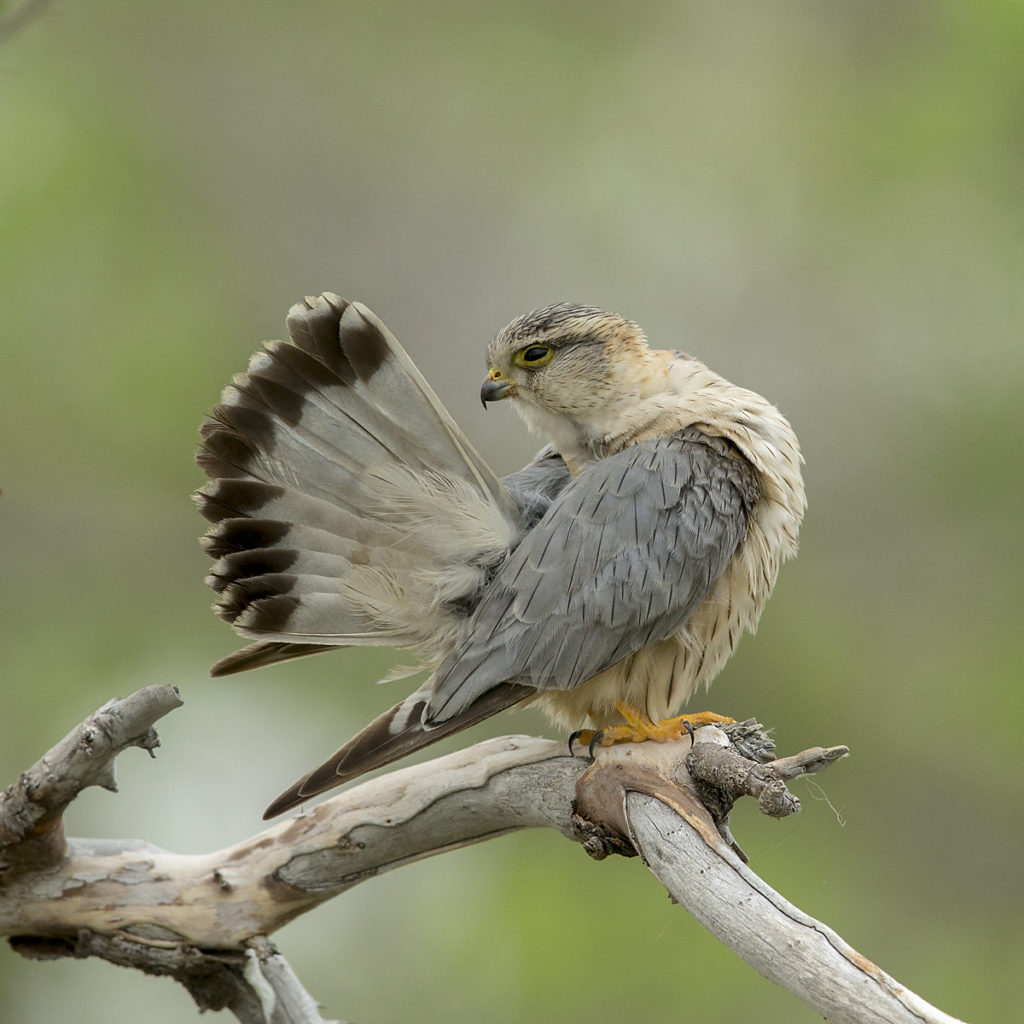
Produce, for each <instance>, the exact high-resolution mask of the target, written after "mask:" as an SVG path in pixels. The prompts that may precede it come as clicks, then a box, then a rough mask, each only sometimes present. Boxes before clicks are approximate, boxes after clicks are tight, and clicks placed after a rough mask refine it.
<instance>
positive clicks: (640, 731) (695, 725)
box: [569, 704, 735, 754]
mask: <svg viewBox="0 0 1024 1024" xmlns="http://www.w3.org/2000/svg"><path fill="white" fill-rule="evenodd" d="M616 709H617V710H618V712H619V714H620V715H622V717H623V718H624V719H625V720H626V724H625V725H609V726H607V727H606V728H604V729H598V730H596V731H595V730H594V729H581V730H579V731H578V732H574V733H573V734H572V735H571V736H570V737H569V753H570V754H571V753H572V752H573V744H574V743H579V744H581V745H582V746H585V747H589V748H590V750H591V753H593V748H594V747H595V746H597V745H600V746H602V747H610V746H612V744H614V743H643V742H644V741H645V740H654V741H655V742H657V743H667V742H668V741H669V740H678V739H680V738H681V737H682V735H683V733H688V732H690V730H691V729H699V728H700V727H701V726H702V725H729V724H731V723H732V722H734V721H735V719H734V718H729V717H728V716H727V715H716V714H715V713H714V711H694V712H693V713H692V714H689V715H677V716H676V717H675V718H665V719H662V721H660V722H652V721H651V720H650V719H649V718H648V717H647V716H646V715H644V714H641V713H640V712H639V711H635V710H634V709H633V708H631V707H630V706H629V705H628V704H617V705H616Z"/></svg>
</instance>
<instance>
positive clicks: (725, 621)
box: [195, 293, 806, 818]
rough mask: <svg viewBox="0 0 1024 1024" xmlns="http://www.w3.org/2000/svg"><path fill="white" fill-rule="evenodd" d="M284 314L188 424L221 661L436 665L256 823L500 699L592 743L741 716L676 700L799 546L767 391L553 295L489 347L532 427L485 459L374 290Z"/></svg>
mask: <svg viewBox="0 0 1024 1024" xmlns="http://www.w3.org/2000/svg"><path fill="white" fill-rule="evenodd" d="M286 323H287V330H288V339H287V340H284V341H268V342H266V343H265V344H264V345H263V347H262V349H261V350H259V351H258V352H257V353H256V354H255V355H254V356H253V357H252V359H251V360H250V362H249V366H248V369H247V371H246V372H245V373H241V374H238V375H236V376H235V377H234V378H233V380H232V382H231V383H230V384H229V385H228V386H227V388H226V389H225V390H224V392H223V395H222V398H221V401H220V404H219V405H217V406H216V407H215V408H214V409H213V411H212V412H211V413H210V414H209V416H208V418H207V419H206V420H205V422H204V423H203V424H202V426H201V428H200V436H201V443H200V447H199V450H198V452H197V455H196V459H197V462H198V464H199V466H200V467H201V468H202V469H203V470H204V471H205V473H206V475H207V477H208V480H207V482H206V483H205V484H204V485H203V486H202V487H201V488H200V489H199V490H198V491H197V492H196V494H195V500H196V502H197V504H198V507H199V510H200V512H201V513H202V515H203V516H204V517H205V518H206V519H207V520H208V522H209V523H210V524H211V525H210V526H209V528H208V530H207V532H206V534H205V536H204V537H203V538H202V541H201V543H202V545H203V547H204V549H205V550H206V552H207V553H208V554H209V556H210V557H211V558H212V559H214V564H213V566H212V568H211V570H210V572H209V575H208V577H207V583H208V584H209V585H210V587H212V588H213V590H214V592H215V594H216V601H215V604H214V610H215V611H216V613H217V614H218V615H219V616H220V617H221V618H223V619H225V620H226V621H227V622H229V623H230V624H231V625H232V626H233V628H234V629H235V631H236V632H237V633H238V634H240V635H241V636H242V637H244V638H246V639H248V640H250V641H252V642H251V643H250V644H249V645H248V646H246V647H244V648H243V649H242V650H239V651H237V652H235V653H233V654H231V655H228V656H227V657H225V658H223V659H222V660H221V661H219V662H218V663H217V664H216V665H215V666H214V667H213V669H212V670H211V672H212V674H213V675H215V676H220V675H228V674H231V673H234V672H238V671H242V670H245V669H250V668H257V667H260V666H266V665H272V664H274V663H278V662H282V661H286V660H289V659H292V658H296V657H300V656H304V655H308V654H314V653H319V652H324V651H329V650H332V649H335V648H339V647H340V648H344V647H358V646H364V645H370V646H387V647H393V648H398V649H403V650H409V651H411V652H413V653H414V655H415V656H416V658H417V659H418V666H419V667H420V668H422V669H423V670H424V671H425V672H426V678H425V681H424V682H423V683H422V684H421V685H419V686H418V687H417V688H416V689H415V690H414V692H413V693H412V694H410V695H409V696H408V697H406V698H404V699H403V700H401V701H399V702H398V703H397V704H395V705H394V706H393V707H391V708H390V709H388V710H387V711H385V712H384V713H382V714H380V715H379V716H378V717H376V718H375V719H374V720H373V721H371V722H370V723H369V724H368V725H367V726H366V727H365V728H364V729H362V730H361V731H360V732H359V733H358V734H357V735H356V736H354V737H353V738H352V739H350V740H349V741H348V742H346V743H345V744H344V745H343V746H342V747H341V748H340V749H339V750H338V751H337V752H336V753H334V754H333V755H332V756H331V757H329V758H327V759H326V760H325V761H324V762H323V763H322V764H321V765H320V766H319V767H317V768H315V769H314V770H313V771H311V772H309V773H308V774H307V775H306V776H304V777H303V778H302V779H300V780H299V781H298V782H296V783H295V784H294V785H292V786H290V787H289V788H288V789H287V790H286V791H285V792H283V793H282V794H281V795H280V796H279V797H278V798H277V799H276V800H274V801H273V802H272V803H271V804H270V806H269V807H268V808H267V810H266V812H265V814H264V818H271V817H274V816H276V815H278V814H281V813H284V812H285V811H288V810H291V809H293V808H295V807H297V806H299V805H300V804H301V803H303V802H304V801H305V800H307V799H308V798H310V797H312V796H315V795H318V794H320V793H323V792H325V791H327V790H329V789H331V788H333V787H335V786H339V785H341V784H343V783H346V782H348V781H349V780H351V779H354V778H357V777H359V776H360V775H362V774H364V773H366V772H368V771H371V770H373V769H375V768H379V767H381V766H383V765H386V764H389V763H392V762H394V761H396V760H398V759H400V758H402V757H405V756H406V755H408V754H410V753H412V752H413V751H416V750H418V749H420V748H422V747H424V746H426V745H428V744H430V743H433V742H435V741H437V740H439V739H441V738H442V737H445V736H449V735H452V734H454V733H457V732H459V731H460V730H463V729H466V728H468V727H469V726H471V725H474V724H476V723H478V722H481V721H483V720H484V719H487V718H489V717H491V716H492V715H495V714H497V713H498V712H501V711H504V710H505V709H508V708H512V707H515V706H523V705H527V704H534V705H537V706H539V707H540V708H541V709H542V710H543V711H544V712H546V713H547V714H548V716H549V717H550V718H551V719H552V720H553V721H554V722H555V723H556V724H557V725H558V726H559V727H561V728H564V729H567V730H568V729H571V730H573V735H574V736H579V735H581V730H582V741H583V742H587V741H589V743H590V744H591V745H593V744H594V743H597V744H598V745H605V744H610V743H616V742H638V741H644V740H654V741H667V740H672V739H676V738H679V737H680V736H681V735H682V734H683V732H684V731H690V730H691V729H692V727H693V725H695V724H699V723H704V722H715V721H731V719H728V718H726V717H725V716H720V715H715V714H714V713H711V712H700V713H695V714H687V715H679V714H676V713H677V712H678V711H679V709H680V708H681V707H682V706H683V705H684V704H685V703H686V701H687V700H688V699H689V698H690V697H691V696H692V695H693V694H694V693H696V692H697V691H698V690H699V689H700V688H701V687H706V686H707V685H709V684H710V682H711V681H712V679H713V678H714V677H715V676H716V675H717V674H718V673H719V671H720V670H721V669H722V667H723V665H724V664H725V662H726V660H727V659H728V658H729V656H730V655H731V654H732V652H733V650H734V649H735V647H736V645H737V643H738V641H739V639H740V636H741V635H742V634H743V633H744V632H745V631H750V632H753V631H755V629H756V627H757V624H758V620H759V618H760V616H761V612H762V610H763V609H764V606H765V602H766V601H767V599H768V597H769V595H770V593H771V591H772V589H773V587H774V585H775V582H776V578H777V575H778V572H779V568H780V565H781V563H782V562H783V561H785V560H786V559H788V558H790V557H792V556H793V555H795V553H796V549H797V538H798V533H799V529H800V525H801V522H802V519H803V516H804V512H805V509H806V497H805V491H804V484H803V478H802V473H801V466H802V463H803V458H802V455H801V452H800V446H799V443H798V441H797V438H796V435H795V434H794V432H793V428H792V427H791V426H790V424H789V422H788V421H787V420H786V419H785V417H784V416H783V415H782V414H781V413H780V412H779V411H778V409H776V408H775V406H773V405H772V404H771V403H770V402H769V401H768V400H767V399H765V398H762V397H761V396H760V395H758V394H756V393H754V392H753V391H749V390H747V389H745V388H742V387H739V386H737V385H735V384H732V383H730V382H729V381H727V380H725V379H724V378H723V377H721V376H719V375H718V374H716V373H715V372H713V371H712V370H711V369H709V368H708V367H707V366H706V365H705V364H704V363H702V362H701V361H700V360H698V359H697V358H695V357H694V356H692V355H689V354H687V353H685V352H683V351H680V350H675V349H671V350H662V349H656V348H653V347H651V346H650V344H649V343H648V340H647V338H646V335H645V334H644V332H643V331H642V330H641V328H640V327H639V326H638V325H637V324H636V323H634V322H633V321H632V320H629V319H627V318H626V317H623V316H621V315H619V314H617V313H613V312H609V311H607V310H604V309H600V308H597V307H594V306H587V305H581V304H577V303H572V302H562V303H558V304H555V305H550V306H546V307H544V308H542V309H537V310H534V311H532V312H529V313H526V314H524V315H522V316H519V317H517V318H516V319H514V320H513V321H512V322H511V323H509V324H508V325H507V326H506V327H504V328H503V329H502V330H500V331H499V332H498V333H497V334H496V335H495V336H494V338H493V340H492V341H491V342H490V344H489V346H488V348H487V365H488V373H487V376H486V378H485V380H484V382H483V385H482V387H481V391H480V398H481V400H482V402H483V404H484V408H485V409H487V408H488V406H490V405H492V404H494V403H502V405H503V406H510V407H512V408H513V409H514V410H515V411H516V412H517V413H518V414H519V416H520V417H521V419H522V420H523V421H524V423H525V425H526V427H527V428H528V430H529V431H530V432H531V433H533V434H536V435H539V436H540V438H541V439H542V440H543V441H544V442H545V443H544V446H543V447H542V448H541V449H540V451H539V452H538V453H537V455H536V456H535V457H534V458H533V459H532V460H531V461H530V462H528V463H527V465H526V466H524V467H523V468H522V469H520V470H518V471H517V472H513V473H511V474H509V475H507V476H505V477H503V478H499V477H498V476H497V475H496V474H495V473H494V472H493V471H492V470H491V468H490V467H489V466H488V465H487V463H486V462H485V461H484V459H483V458H482V457H481V456H480V455H479V454H478V453H477V452H476V450H475V449H474V448H473V446H472V445H471V443H470V442H469V440H468V439H467V438H466V436H465V435H464V434H463V432H462V430H460V428H459V427H458V426H457V425H456V423H455V421H454V420H453V419H452V417H451V416H450V415H449V413H448V412H447V410H446V409H445V408H444V406H443V405H442V404H441V401H440V400H439V399H438V397H437V396H436V394H435V393H434V391H433V390H432V389H431V387H430V386H429V384H428V383H427V381H426V380H425V378H424V377H423V376H422V375H421V373H420V372H419V370H418V369H417V368H416V366H415V365H414V363H413V361H412V360H411V359H410V357H409V356H408V355H407V353H406V352H405V350H404V349H403V348H402V347H401V346H400V345H399V343H398V341H397V340H396V339H395V338H394V337H393V335H392V334H391V332H390V331H389V330H388V329H387V327H386V326H385V325H384V324H383V323H382V321H381V320H380V319H378V318H377V316H376V315H375V314H374V313H372V312H371V311H370V310H369V309H368V308H367V307H366V306H364V305H362V304H361V303H359V302H349V301H346V300H344V299H341V298H339V297H338V296H336V295H334V294H331V293H325V294H323V295H320V296H317V297H309V298H306V299H305V300H304V301H303V302H300V303H297V304H296V305H294V306H293V307H292V308H291V310H290V311H289V313H288V316H287V321H286ZM572 742H573V741H572V738H570V751H571V750H572Z"/></svg>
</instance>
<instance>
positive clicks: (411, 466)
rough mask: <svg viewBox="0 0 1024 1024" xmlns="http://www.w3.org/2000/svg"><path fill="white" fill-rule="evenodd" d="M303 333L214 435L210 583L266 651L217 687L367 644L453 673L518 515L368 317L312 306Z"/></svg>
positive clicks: (305, 309) (270, 354)
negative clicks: (466, 627)
mask: <svg viewBox="0 0 1024 1024" xmlns="http://www.w3.org/2000/svg"><path fill="white" fill-rule="evenodd" d="M288 330H289V334H290V339H289V340H288V341H269V342H266V343H265V345H264V347H263V349H262V350H261V351H260V352H257V353H256V355H255V356H253V358H252V360H251V361H250V364H249V368H248V371H247V372H246V373H243V374H238V375H237V376H236V377H235V378H234V380H233V382H232V384H230V385H229V386H228V387H227V388H226V389H225V391H224V395H223V398H222V401H221V404H220V405H218V406H217V408H216V409H214V410H213V412H212V413H211V415H210V418H209V419H208V420H207V422H206V423H204V424H203V427H202V429H201V435H202V444H201V447H200V449H199V452H198V454H197V456H196V458H197V461H198V463H199V465H200V466H201V467H202V468H203V469H204V470H205V472H206V474H207V475H208V476H209V477H210V480H209V482H208V483H207V484H205V485H204V486H203V487H202V488H200V490H199V491H198V492H197V494H196V502H197V504H198V505H199V508H200V511H201V512H202V514H203V515H204V516H205V517H206V518H207V519H208V520H210V522H211V523H212V524H213V525H212V526H211V528H210V530H209V531H208V532H207V534H206V536H205V537H204V538H203V545H204V547H205V548H206V550H207V551H208V552H209V554H210V555H211V556H212V557H213V558H215V559H216V560H217V561H216V563H215V565H214V566H213V568H212V570H211V572H210V575H209V576H208V577H207V583H208V584H209V585H210V586H211V587H212V588H213V590H214V591H216V593H217V595H218V599H217V602H216V604H215V605H214V608H215V610H216V611H217V613H218V614H219V615H220V616H221V617H222V618H224V619H226V620H227V621H228V622H230V623H231V624H232V625H233V626H234V627H235V629H236V631H237V632H239V633H241V634H242V635H243V636H245V637H249V638H250V639H253V640H256V641H258V642H257V643H255V644H253V645H251V646H250V647H247V648H245V649H244V650H242V651H238V652H236V653H235V654H233V655H231V656H230V657H229V658H226V659H224V660H223V661H221V662H219V663H218V665H217V666H215V668H214V671H215V673H217V674H226V673H229V672H238V671H242V670H243V669H246V668H255V667H257V666H260V665H269V664H273V663H274V662H278V661H282V660H285V659H288V658H294V657H299V656H301V655H303V654H307V653H314V652H316V651H318V650H322V649H323V648H324V647H325V646H328V647H344V646H348V645H353V644H358V645H367V644H370V645H387V646H394V647H400V648H402V647H418V648H419V649H421V650H422V651H424V653H425V654H426V655H427V657H428V659H429V658H432V657H437V656H439V655H440V654H441V653H442V652H443V650H444V648H445V645H446V644H447V643H448V641H449V639H450V637H451V634H452V630H453V629H454V628H455V627H456V626H457V617H456V614H455V612H454V611H453V609H454V608H457V607H459V606H460V604H464V603H465V601H466V600H467V599H468V598H469V597H470V596H471V595H472V594H473V593H474V591H475V590H476V588H478V587H479V585H480V583H481V581H482V579H483V578H484V576H485V574H486V572H487V570H488V566H489V565H493V564H495V563H496V562H498V561H500V560H501V559H502V558H503V557H504V556H505V554H506V553H507V551H508V548H509V545H510V544H511V543H512V539H513V534H514V531H515V528H516V527H515V524H516V522H517V520H518V508H517V506H516V504H515V502H514V501H513V500H512V498H511V497H510V496H509V494H508V493H507V491H506V490H505V489H504V488H503V487H502V485H501V484H500V482H499V481H498V480H497V478H496V477H495V476H494V475H493V473H492V472H491V471H490V469H488V467H487V465H486V464H485V463H484V461H483V460H482V459H481V458H480V456H479V455H478V454H477V453H476V452H475V451H474V450H473V448H472V446H471V445H470V443H469V441H468V440H466V438H465V437H464V436H463V434H462V432H461V431H460V430H459V428H458V426H457V425H456V424H455V422H454V421H453V420H452V419H451V417H450V416H449V414H448V413H447V412H446V410H445V409H444V407H443V406H442V405H441V403H440V401H439V400H438V398H437V396H436V395H435V394H434V393H433V391H432V390H431V389H430V386H429V385H428V384H427V382H426V381H425V380H424V379H423V377H422V375H421V374H420V373H419V371H418V370H417V369H416V367H415V366H414V365H413V363H412V361H411V360H410V359H409V357H408V355H406V353H405V351H404V350H403V349H402V347H401V346H400V345H399V344H398V342H397V341H396V340H395V339H394V338H393V337H392V336H391V334H390V333H389V332H388V330H387V328H386V327H385V326H384V325H383V324H382V323H381V322H380V321H379V320H378V319H377V318H376V317H375V316H374V315H373V313H371V312H370V311H369V310H368V309H366V308H365V307H364V306H361V305H360V304H358V303H349V302H346V301H344V300H343V299H339V298H338V297H337V296H334V295H322V296H320V297H319V298H315V299H306V300H305V302H303V303H299V304H298V305H296V306H293V307H292V309H291V311H290V313H289V315H288ZM453 544H454V546H453Z"/></svg>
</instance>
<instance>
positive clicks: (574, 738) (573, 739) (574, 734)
mask: <svg viewBox="0 0 1024 1024" xmlns="http://www.w3.org/2000/svg"><path fill="white" fill-rule="evenodd" d="M582 735H583V730H582V729H577V730H576V731H575V732H571V733H569V756H570V757H575V756H576V754H575V753H574V752H573V749H572V745H573V744H574V743H575V742H576V741H577V740H578V739H579V738H580V737H581V736H582Z"/></svg>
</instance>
